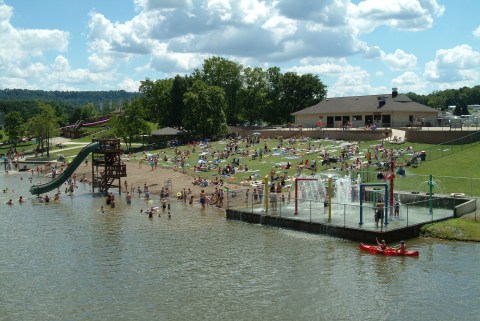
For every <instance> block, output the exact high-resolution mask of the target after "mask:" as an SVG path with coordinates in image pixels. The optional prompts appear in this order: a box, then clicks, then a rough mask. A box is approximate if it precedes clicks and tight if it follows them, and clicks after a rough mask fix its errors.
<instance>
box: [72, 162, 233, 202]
mask: <svg viewBox="0 0 480 321" xmlns="http://www.w3.org/2000/svg"><path fill="white" fill-rule="evenodd" d="M125 164H126V165H127V177H125V178H123V179H122V182H121V184H122V193H124V192H125V188H124V184H125V183H124V182H125V181H127V183H128V187H129V190H130V186H131V185H133V186H134V187H135V190H136V188H137V186H140V188H141V189H142V190H143V186H144V184H147V185H148V187H149V191H150V194H153V195H159V194H160V191H161V189H162V187H163V186H166V185H167V184H166V182H167V180H171V182H172V183H171V186H172V191H171V194H172V195H176V193H177V192H180V191H182V190H183V189H184V188H185V189H187V190H188V189H189V188H190V189H191V191H192V194H193V195H194V197H195V199H197V198H198V196H199V195H200V191H201V190H202V189H203V190H205V193H206V194H207V195H211V194H212V193H213V192H214V190H215V188H216V187H218V186H216V185H214V184H209V185H208V186H207V187H200V186H198V185H193V184H192V183H193V181H194V178H193V177H192V176H189V175H187V174H184V173H182V172H180V171H176V170H173V169H165V168H160V167H158V168H156V169H153V170H152V169H151V167H150V166H148V164H146V163H144V164H142V165H139V161H138V160H133V159H132V160H130V161H125ZM84 173H85V175H86V178H87V181H88V182H90V181H91V179H92V167H91V165H90V163H89V164H88V165H87V166H84V165H80V166H79V167H78V169H77V171H76V174H77V177H81V176H82V175H83V174H84ZM223 187H228V188H230V189H237V188H239V186H237V185H232V184H224V186H223ZM111 191H112V192H116V191H115V189H112V190H111Z"/></svg>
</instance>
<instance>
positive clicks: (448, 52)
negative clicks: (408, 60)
mask: <svg viewBox="0 0 480 321" xmlns="http://www.w3.org/2000/svg"><path fill="white" fill-rule="evenodd" d="M479 65H480V52H478V51H475V50H473V49H472V47H470V46H469V45H465V44H464V45H460V46H457V47H454V48H451V49H440V50H438V51H437V53H436V55H435V60H433V61H430V62H428V63H426V64H425V72H424V77H425V78H426V79H427V80H428V81H431V82H435V83H448V84H451V85H453V86H455V87H460V86H472V85H474V84H475V83H478V81H479V80H480V73H479V70H478V66H479Z"/></svg>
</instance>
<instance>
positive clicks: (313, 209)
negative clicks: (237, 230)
mask: <svg viewBox="0 0 480 321" xmlns="http://www.w3.org/2000/svg"><path fill="white" fill-rule="evenodd" d="M229 194H230V192H229V193H227V202H226V204H227V208H226V218H227V219H229V220H239V221H243V222H247V223H253V224H261V225H268V226H272V227H278V228H287V229H293V230H298V231H303V232H308V233H315V234H327V235H331V236H336V237H341V238H346V239H350V240H354V241H363V242H369V241H374V240H375V237H376V236H377V237H385V238H388V239H389V240H391V241H395V240H400V239H408V238H413V237H417V236H418V235H419V233H420V226H422V225H423V224H426V223H431V222H435V221H440V220H444V219H448V218H452V217H453V212H454V210H453V209H452V208H451V207H453V203H452V204H450V205H451V207H445V208H435V210H434V212H433V215H431V214H430V213H429V209H428V200H424V201H417V202H414V203H409V204H401V205H399V207H398V209H399V211H398V215H397V216H394V217H390V218H389V224H388V225H385V224H383V221H381V222H380V224H379V226H378V227H376V226H375V215H374V213H375V206H373V203H372V199H373V193H372V191H367V192H366V193H365V202H363V205H362V210H363V213H364V219H363V224H362V225H359V224H358V223H359V221H358V219H359V212H360V205H359V204H339V203H332V204H331V205H330V207H325V206H324V203H322V202H315V201H307V200H302V199H298V200H295V199H291V200H290V202H288V199H287V198H286V197H285V198H283V197H277V198H274V199H277V200H278V202H277V204H276V205H275V206H270V210H269V212H266V211H265V205H264V204H260V203H259V202H258V200H256V201H255V199H254V198H253V196H252V195H249V196H248V197H247V198H246V197H245V194H243V193H238V192H237V193H234V194H233V195H235V196H232V195H229ZM295 201H297V202H298V203H299V208H298V214H295V213H294V211H295V205H294V204H295ZM274 208H275V209H274ZM330 209H331V218H329V215H330V214H329V210H330Z"/></svg>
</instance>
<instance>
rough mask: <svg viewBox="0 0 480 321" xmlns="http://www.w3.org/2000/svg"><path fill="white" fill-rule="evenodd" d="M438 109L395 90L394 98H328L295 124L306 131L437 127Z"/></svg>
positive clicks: (298, 117)
mask: <svg viewBox="0 0 480 321" xmlns="http://www.w3.org/2000/svg"><path fill="white" fill-rule="evenodd" d="M438 113H439V111H438V110H437V109H434V108H431V107H428V106H425V105H422V104H419V103H416V102H414V101H412V100H411V99H410V98H408V96H407V95H405V94H399V93H398V92H397V89H396V88H393V90H392V93H391V94H386V95H369V96H352V97H337V98H327V99H325V100H323V101H321V102H319V103H318V104H316V105H314V106H311V107H308V108H305V109H302V110H299V111H297V112H295V113H293V114H292V115H293V116H295V124H297V125H299V124H301V125H302V126H304V127H312V126H321V127H324V128H335V127H343V126H346V125H348V124H350V125H351V127H353V128H359V127H365V126H372V125H375V126H377V127H403V126H422V125H423V126H429V125H430V126H435V125H436V124H437V120H438Z"/></svg>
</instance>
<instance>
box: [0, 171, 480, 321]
mask: <svg viewBox="0 0 480 321" xmlns="http://www.w3.org/2000/svg"><path fill="white" fill-rule="evenodd" d="M20 177H24V179H23V180H20ZM28 177H29V175H28V174H10V175H4V174H0V188H1V189H4V188H5V187H7V186H8V187H10V190H9V191H8V193H0V203H1V204H0V286H1V292H0V320H479V315H480V304H479V303H480V297H479V293H480V278H479V271H480V255H479V252H480V244H479V243H462V242H447V241H440V240H428V239H417V240H409V241H408V244H407V245H408V246H409V248H415V249H418V250H419V251H420V257H419V258H411V257H403V258H402V257H383V256H375V255H371V254H367V253H362V252H360V251H359V249H358V244H357V243H354V242H350V241H345V240H341V239H336V238H332V237H328V236H322V235H311V234H305V233H301V232H295V231H290V230H281V229H274V228H270V227H264V226H257V225H250V224H244V223H239V222H236V221H227V220H226V219H225V217H224V213H223V212H222V211H219V210H214V209H211V210H207V211H204V212H202V211H201V210H200V208H199V207H198V205H194V206H193V207H190V206H189V205H184V204H181V203H177V202H176V201H174V200H173V201H172V204H171V214H172V218H171V219H168V217H167V215H165V214H164V215H162V216H161V217H158V216H156V217H153V218H151V219H149V218H148V217H147V216H146V215H142V214H140V210H141V209H145V208H147V206H148V204H146V203H145V202H144V201H143V200H140V199H139V198H138V197H135V198H134V199H133V204H132V205H127V204H125V201H124V200H123V196H124V195H122V197H117V199H118V202H117V207H116V208H115V209H110V208H106V211H105V213H102V212H101V211H100V207H101V205H103V204H104V198H103V197H99V196H93V195H92V194H90V193H88V185H87V186H83V185H81V184H80V186H79V189H78V190H77V191H76V192H75V194H74V196H72V197H69V196H66V195H62V198H61V202H60V203H59V204H55V203H49V204H42V203H37V202H35V201H34V198H33V199H32V198H29V199H28V200H27V202H26V203H24V204H23V205H19V204H18V203H16V204H15V205H14V206H11V207H9V206H7V205H4V203H5V202H6V201H8V199H9V198H13V200H14V201H17V200H18V197H19V196H20V195H24V196H28V197H30V196H29V195H28V188H29V187H30V182H29V181H28V179H27V178H28ZM34 182H35V181H34ZM11 189H15V193H12V191H11ZM51 194H52V196H53V193H51ZM156 203H157V204H158V198H157V199H156Z"/></svg>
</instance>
